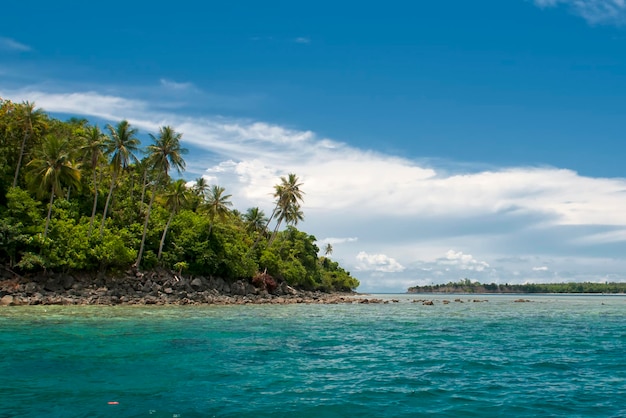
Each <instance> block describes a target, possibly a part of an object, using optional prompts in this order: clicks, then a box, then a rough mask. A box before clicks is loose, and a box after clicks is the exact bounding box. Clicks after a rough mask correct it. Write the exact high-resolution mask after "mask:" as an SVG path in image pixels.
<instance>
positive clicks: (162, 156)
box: [135, 126, 187, 267]
mask: <svg viewBox="0 0 626 418" xmlns="http://www.w3.org/2000/svg"><path fill="white" fill-rule="evenodd" d="M182 136H183V134H181V133H178V132H176V131H175V130H174V129H173V128H172V127H170V126H163V127H161V128H160V129H159V136H158V137H155V136H154V135H152V134H150V138H152V140H153V141H154V144H152V145H148V148H147V153H148V161H149V163H148V165H149V166H150V167H152V168H153V169H155V170H156V171H157V173H158V174H157V179H156V181H155V182H154V185H153V186H152V196H151V197H150V203H149V204H148V211H147V212H146V220H145V222H144V224H143V234H142V235H141V244H140V245H139V254H138V255H137V261H136V262H135V266H136V267H139V265H140V264H141V258H142V257H143V250H144V247H145V244H146V234H147V233H148V222H149V221H150V212H151V211H152V203H153V202H154V197H155V196H156V188H157V185H158V184H159V180H161V177H162V176H163V177H164V178H165V179H166V180H167V179H169V171H170V169H171V168H175V169H176V171H178V173H179V174H180V173H181V172H182V171H183V170H185V160H184V159H183V154H185V153H187V149H185V148H181V146H180V139H181V138H182Z"/></svg>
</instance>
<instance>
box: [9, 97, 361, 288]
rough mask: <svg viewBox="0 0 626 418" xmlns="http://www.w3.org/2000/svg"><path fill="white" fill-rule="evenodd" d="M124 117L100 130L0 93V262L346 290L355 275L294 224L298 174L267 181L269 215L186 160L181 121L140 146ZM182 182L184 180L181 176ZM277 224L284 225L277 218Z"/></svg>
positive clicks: (19, 268) (27, 268) (23, 268)
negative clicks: (245, 205) (270, 185)
mask: <svg viewBox="0 0 626 418" xmlns="http://www.w3.org/2000/svg"><path fill="white" fill-rule="evenodd" d="M137 135H138V130H137V129H136V128H135V127H133V126H132V125H131V124H130V123H129V122H128V121H121V122H119V123H117V124H116V125H107V126H106V132H105V131H102V130H101V129H100V128H99V127H98V126H97V125H92V124H90V123H89V122H88V121H86V120H83V119H75V118H73V119H70V120H68V121H61V120H58V119H56V118H53V117H51V116H50V115H48V114H46V113H45V112H43V111H42V110H41V109H37V108H36V106H35V104H34V103H29V102H24V103H13V102H11V101H9V100H3V99H0V264H1V265H2V266H3V268H4V269H5V270H9V271H12V272H16V273H20V274H26V273H29V272H39V271H65V272H67V271H83V272H94V273H96V272H98V273H109V274H113V273H115V272H119V271H125V270H128V269H129V268H131V267H134V268H140V269H143V270H146V269H152V268H156V267H165V268H169V269H172V270H175V271H178V272H182V273H183V274H184V273H188V274H195V275H204V276H214V277H217V276H219V277H222V278H224V279H229V280H235V279H241V278H247V279H251V280H252V279H253V278H254V277H262V278H264V279H263V280H265V282H266V283H272V282H273V281H274V280H279V281H280V280H284V281H286V282H287V283H288V284H290V285H293V286H298V287H301V288H306V289H321V290H327V291H333V290H352V289H355V288H356V287H357V286H358V285H359V282H358V280H356V279H355V278H354V277H352V276H351V275H350V273H349V272H347V271H345V270H344V269H343V268H341V267H340V266H339V264H338V263H337V262H335V261H332V260H331V259H330V258H328V256H329V255H330V253H331V252H332V247H330V246H327V247H326V249H325V253H324V255H320V254H318V253H320V249H319V248H318V247H317V245H316V238H315V237H314V236H312V235H309V234H307V233H305V232H302V231H299V230H298V229H297V228H296V225H297V224H298V222H299V221H301V220H302V219H303V217H304V215H303V211H302V202H303V196H304V192H303V191H302V184H301V183H300V181H299V179H298V177H297V176H296V175H295V174H288V175H287V176H284V177H281V179H280V183H279V184H277V185H276V186H275V188H274V198H275V208H274V210H273V212H272V213H271V214H270V216H269V217H267V216H266V215H265V213H264V212H263V211H262V210H261V209H259V208H257V207H255V208H249V209H247V210H246V211H245V212H240V211H238V210H236V209H233V208H232V202H231V200H230V198H231V195H230V194H228V193H227V192H226V190H225V189H224V188H223V187H220V186H219V185H209V184H207V182H206V179H204V178H199V179H197V180H196V181H195V182H193V185H192V186H190V187H188V186H187V184H186V182H185V181H184V180H182V179H173V178H172V177H171V174H172V172H173V171H176V172H178V173H180V172H182V171H183V170H184V169H185V160H184V154H185V152H186V150H185V149H184V148H183V147H182V145H181V142H180V141H181V138H182V135H183V134H182V133H179V132H176V131H175V130H174V128H172V127H169V126H164V127H162V128H160V130H159V132H158V133H157V134H156V135H152V134H150V139H151V141H152V143H150V144H149V145H148V146H147V147H145V149H143V150H142V149H141V148H140V146H141V143H140V141H139V139H138V138H137ZM189 183H190V184H191V183H192V182H189ZM283 225H285V226H286V228H284V229H282V230H281V226H283Z"/></svg>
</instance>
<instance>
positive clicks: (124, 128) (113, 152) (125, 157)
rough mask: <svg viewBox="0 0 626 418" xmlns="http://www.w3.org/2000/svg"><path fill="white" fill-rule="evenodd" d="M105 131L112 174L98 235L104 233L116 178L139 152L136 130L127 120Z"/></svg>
mask: <svg viewBox="0 0 626 418" xmlns="http://www.w3.org/2000/svg"><path fill="white" fill-rule="evenodd" d="M107 129H108V130H109V137H108V138H107V140H106V152H107V154H109V155H110V156H111V160H110V165H111V170H112V173H111V186H110V187H109V194H108V195H107V201H106V203H105V204H104V212H103V213H102V222H101V223H100V235H102V233H103V232H104V221H105V219H106V217H107V212H108V210H109V204H110V203H111V196H112V195H113V189H114V188H115V183H116V181H117V177H118V176H119V175H120V173H121V172H122V171H124V170H126V169H127V168H128V166H129V165H130V163H131V162H134V161H137V156H136V155H135V153H136V152H138V151H139V139H137V137H136V136H135V135H136V134H137V129H135V128H131V126H130V123H128V121H127V120H123V121H121V122H120V123H118V124H117V125H116V126H115V127H113V125H111V124H109V125H107Z"/></svg>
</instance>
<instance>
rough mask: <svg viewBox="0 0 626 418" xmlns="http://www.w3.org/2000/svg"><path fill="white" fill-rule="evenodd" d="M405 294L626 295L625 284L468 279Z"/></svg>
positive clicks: (434, 285)
mask: <svg viewBox="0 0 626 418" xmlns="http://www.w3.org/2000/svg"><path fill="white" fill-rule="evenodd" d="M407 293H606V294H617V293H621V294H623V293H626V283H591V282H579V283H574V282H568V283H528V284H508V283H507V284H497V283H490V284H482V283H480V282H473V281H471V280H470V279H463V280H460V281H458V282H449V283H446V284H433V285H426V286H412V287H409V289H408V290H407Z"/></svg>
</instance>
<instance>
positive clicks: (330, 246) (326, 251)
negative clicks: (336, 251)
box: [324, 243, 333, 255]
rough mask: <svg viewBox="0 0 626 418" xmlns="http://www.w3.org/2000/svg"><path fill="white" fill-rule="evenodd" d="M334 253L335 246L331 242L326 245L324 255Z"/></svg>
mask: <svg viewBox="0 0 626 418" xmlns="http://www.w3.org/2000/svg"><path fill="white" fill-rule="evenodd" d="M332 253H333V246H332V245H330V243H328V244H326V246H325V247H324V255H331V254H332Z"/></svg>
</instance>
